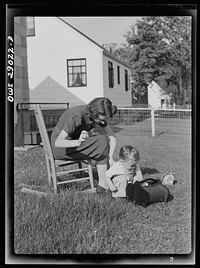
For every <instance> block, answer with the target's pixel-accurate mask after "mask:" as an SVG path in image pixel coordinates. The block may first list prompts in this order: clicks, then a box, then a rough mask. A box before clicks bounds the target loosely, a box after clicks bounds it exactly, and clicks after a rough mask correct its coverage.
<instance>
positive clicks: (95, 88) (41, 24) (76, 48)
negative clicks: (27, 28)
mask: <svg viewBox="0 0 200 268" xmlns="http://www.w3.org/2000/svg"><path fill="white" fill-rule="evenodd" d="M27 48H28V72H29V86H30V89H32V90H34V88H36V87H37V86H39V84H40V83H41V82H42V81H44V80H45V79H46V78H47V77H48V78H50V79H52V80H53V81H54V82H56V83H58V84H59V86H60V87H61V88H66V89H67V90H69V91H70V92H71V93H72V94H74V95H75V96H76V97H77V98H79V99H80V100H81V102H84V103H88V102H89V101H90V100H92V99H93V98H95V97H99V96H103V83H102V81H103V73H102V49H101V48H100V47H98V46H97V45H95V44H94V43H92V42H91V41H90V40H88V39H87V38H85V37H84V36H82V35H81V34H79V33H78V32H77V31H75V30H74V29H72V28H71V27H70V26H68V25H67V24H65V23H64V22H63V21H61V20H60V19H58V18H57V17H35V36H32V37H28V38H27ZM76 58H86V64H87V87H70V88H68V87H67V62H66V61H67V59H76ZM48 81H49V80H48ZM50 86H51V85H50ZM54 87H55V83H54ZM55 91H56V88H55ZM41 94H42V90H41ZM33 95H34V91H31V90H30V98H31V101H33ZM43 98H46V101H45V102H51V101H52V100H50V99H51V97H50V96H48V95H47V94H45V96H43ZM54 98H55V95H54ZM42 101H44V99H43V100H42ZM59 101H60V97H59ZM59 101H57V100H56V98H55V99H54V102H59ZM65 101H66V102H70V100H63V102H65ZM80 104H82V103H80ZM75 105H79V103H70V106H75Z"/></svg>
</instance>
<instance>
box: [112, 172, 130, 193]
mask: <svg viewBox="0 0 200 268" xmlns="http://www.w3.org/2000/svg"><path fill="white" fill-rule="evenodd" d="M113 184H114V185H115V187H116V188H117V192H113V193H112V197H126V186H127V179H126V176H124V175H121V176H117V177H115V178H114V179H113Z"/></svg>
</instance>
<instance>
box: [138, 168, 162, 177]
mask: <svg viewBox="0 0 200 268" xmlns="http://www.w3.org/2000/svg"><path fill="white" fill-rule="evenodd" d="M141 171H142V174H143V175H144V174H156V173H159V171H158V170H157V169H156V168H148V167H143V168H141Z"/></svg>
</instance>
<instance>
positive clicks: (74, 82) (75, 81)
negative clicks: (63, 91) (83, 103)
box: [67, 59, 87, 87]
mask: <svg viewBox="0 0 200 268" xmlns="http://www.w3.org/2000/svg"><path fill="white" fill-rule="evenodd" d="M67 78H68V79H67V80H68V87H84V86H87V72H86V59H70V60H67Z"/></svg>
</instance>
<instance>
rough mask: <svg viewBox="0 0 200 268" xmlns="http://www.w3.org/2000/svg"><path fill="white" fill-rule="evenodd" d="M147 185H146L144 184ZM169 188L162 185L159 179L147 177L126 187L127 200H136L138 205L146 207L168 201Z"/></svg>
mask: <svg viewBox="0 0 200 268" xmlns="http://www.w3.org/2000/svg"><path fill="white" fill-rule="evenodd" d="M144 185H145V186H144ZM169 194H170V193H169V189H168V188H167V187H165V186H164V185H162V183H161V181H160V180H159V179H152V178H149V179H145V180H142V181H140V182H139V181H136V182H135V183H134V184H128V186H127V188H126V196H127V200H129V201H135V202H136V203H137V204H138V205H141V206H143V207H146V206H148V205H150V204H153V203H158V202H165V203H166V202H167V201H168V198H169Z"/></svg>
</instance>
